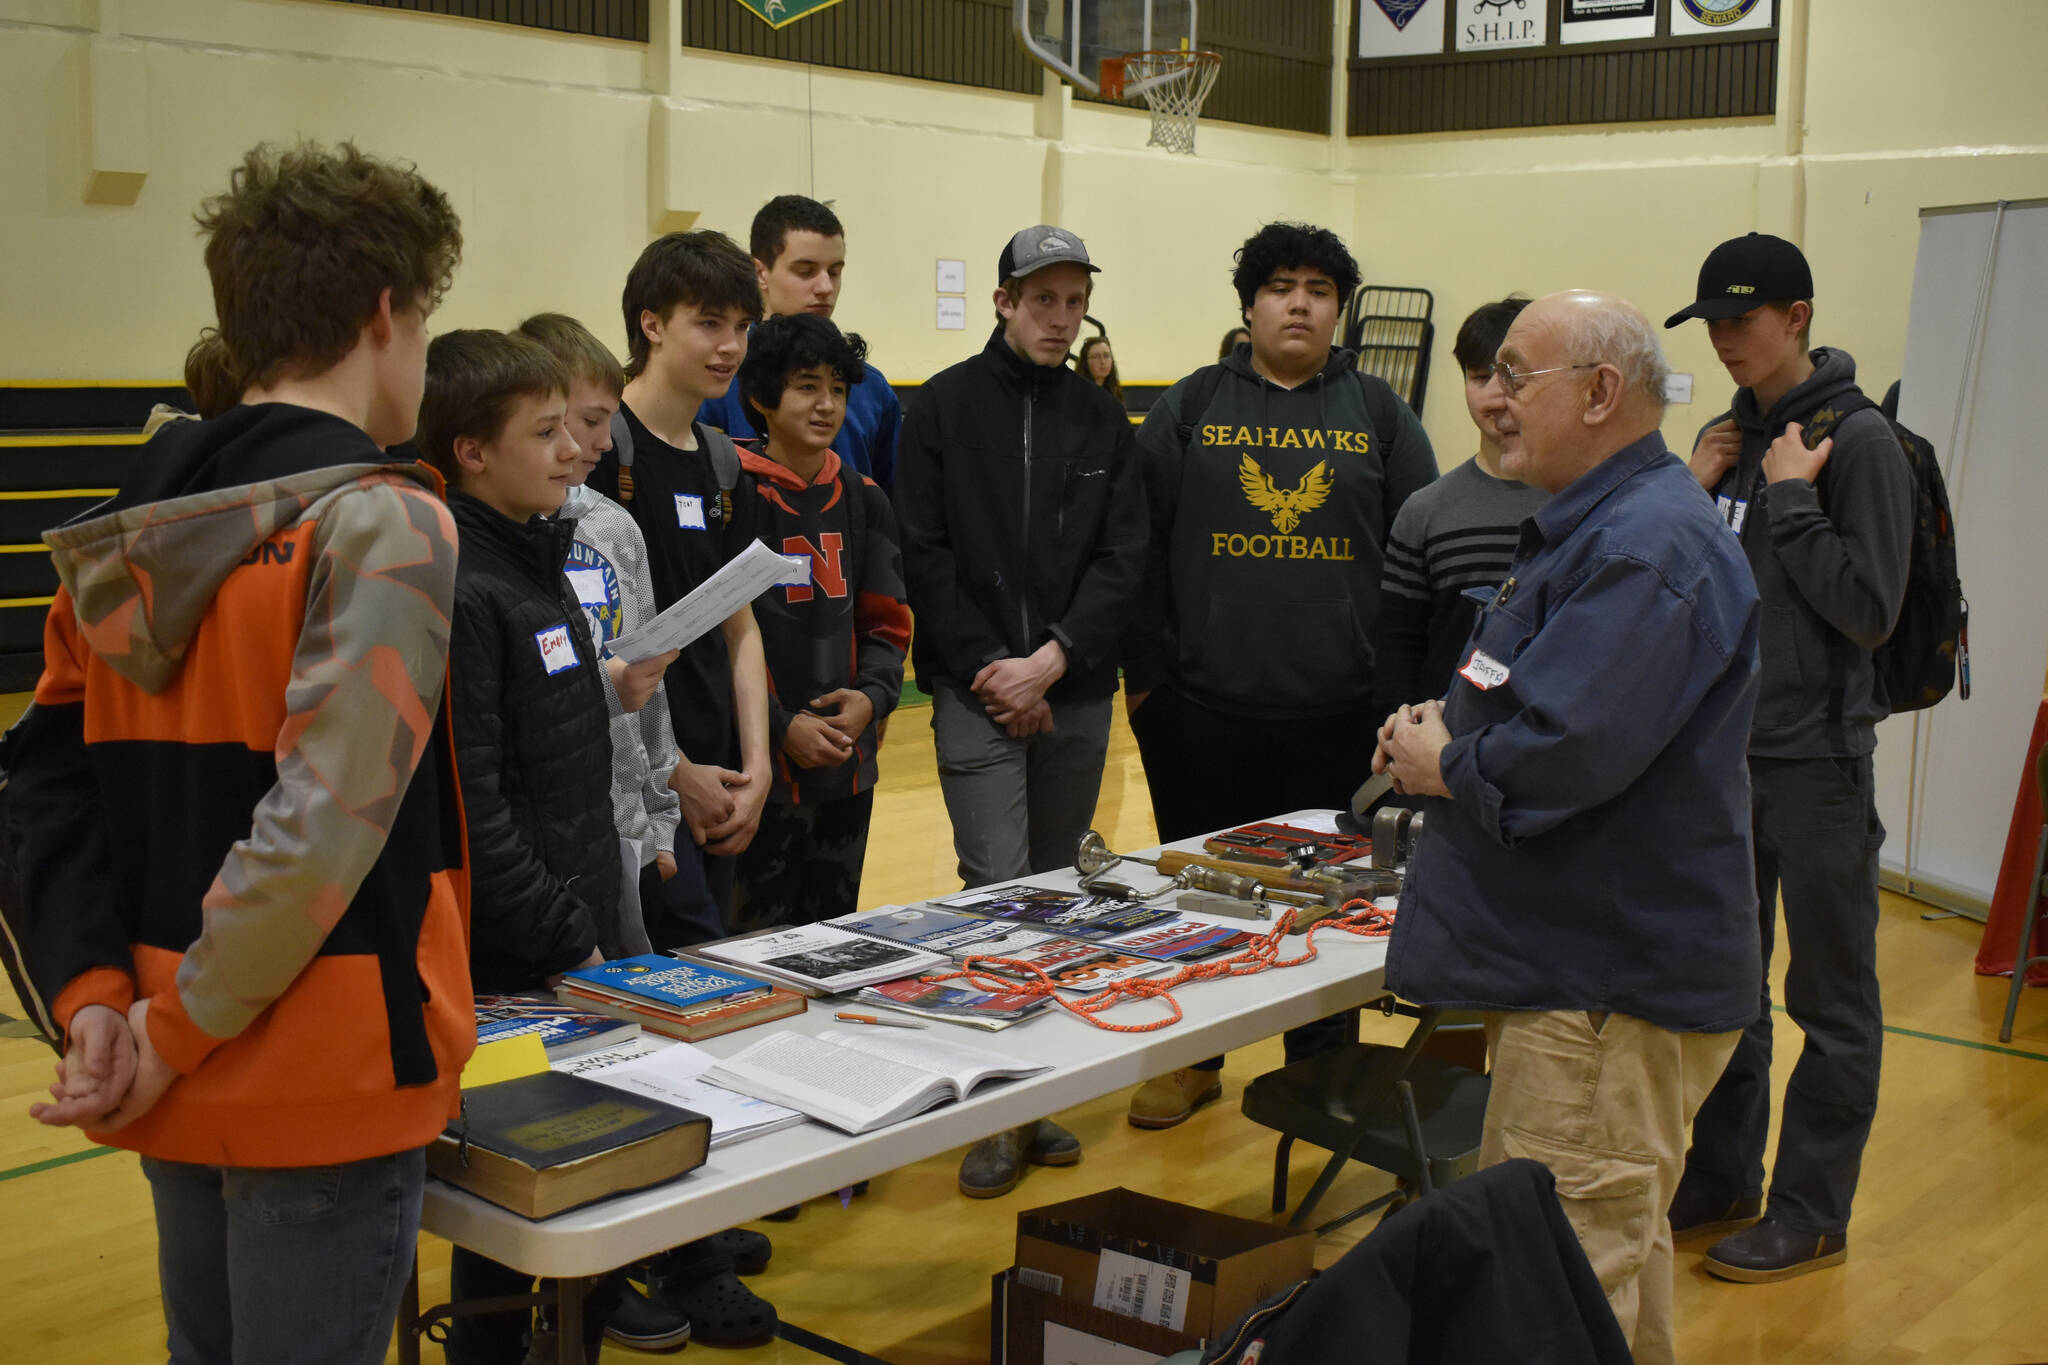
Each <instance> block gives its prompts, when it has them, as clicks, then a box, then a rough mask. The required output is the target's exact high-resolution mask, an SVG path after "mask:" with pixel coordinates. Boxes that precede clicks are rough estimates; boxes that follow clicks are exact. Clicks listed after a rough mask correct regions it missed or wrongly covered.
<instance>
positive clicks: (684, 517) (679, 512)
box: [676, 493, 704, 531]
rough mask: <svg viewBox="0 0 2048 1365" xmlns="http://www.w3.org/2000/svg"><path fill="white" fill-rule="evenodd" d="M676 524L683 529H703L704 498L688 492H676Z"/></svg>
mask: <svg viewBox="0 0 2048 1365" xmlns="http://www.w3.org/2000/svg"><path fill="white" fill-rule="evenodd" d="M676 525H678V526H680V527H683V528H684V529H685V530H690V531H701V530H703V529H704V499H702V498H699V497H693V496H692V495H690V494H688V493H678V494H676Z"/></svg>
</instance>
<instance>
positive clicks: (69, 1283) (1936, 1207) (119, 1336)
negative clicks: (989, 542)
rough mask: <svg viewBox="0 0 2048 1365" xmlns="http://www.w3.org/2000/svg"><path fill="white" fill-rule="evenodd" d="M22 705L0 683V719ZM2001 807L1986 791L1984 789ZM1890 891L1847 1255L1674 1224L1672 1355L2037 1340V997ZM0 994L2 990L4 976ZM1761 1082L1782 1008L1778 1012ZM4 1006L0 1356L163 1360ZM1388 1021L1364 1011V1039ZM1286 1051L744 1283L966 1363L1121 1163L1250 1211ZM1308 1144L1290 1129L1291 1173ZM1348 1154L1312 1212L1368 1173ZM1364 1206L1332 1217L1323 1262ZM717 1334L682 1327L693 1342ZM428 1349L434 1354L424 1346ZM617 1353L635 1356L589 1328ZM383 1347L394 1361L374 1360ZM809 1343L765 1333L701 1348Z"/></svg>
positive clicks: (11, 1005) (1958, 1354)
mask: <svg viewBox="0 0 2048 1365" xmlns="http://www.w3.org/2000/svg"><path fill="white" fill-rule="evenodd" d="M19 705H20V700H19V699H12V701H11V704H8V703H7V702H5V701H0V719H6V720H11V719H12V714H13V712H14V711H15V710H17V709H18V707H19ZM928 716H929V712H927V711H924V710H921V709H913V710H907V711H905V712H904V713H903V714H902V715H901V716H899V717H898V718H897V722H896V724H895V726H894V727H893V728H892V730H891V732H890V735H889V740H888V744H887V746H886V749H885V751H884V754H883V764H882V771H883V778H882V783H881V787H880V795H879V799H878V802H877V806H876V812H875V822H874V830H873V834H872V836H871V839H870V842H869V853H868V868H867V877H866V882H865V885H864V887H863V894H862V904H863V905H864V906H866V905H876V904H885V903H892V902H905V901H911V900H915V899H918V898H921V897H925V896H929V895H934V894H938V893H940V892H942V891H946V890H949V889H951V888H953V887H955V886H957V884H958V882H957V879H956V877H955V875H954V872H953V866H952V856H951V848H950V840H949V831H948V826H947V822H946V814H945V809H944V806H943V805H942V803H941V801H940V798H939V790H938V780H937V776H936V773H935V771H934V767H933V759H932V741H931V730H930V727H929V724H928V720H927V717H928ZM1988 814H1989V815H1997V816H2000V817H2001V818H2002V812H1992V813H1988ZM1097 824H1098V827H1099V828H1100V829H1101V830H1102V832H1103V834H1104V835H1105V836H1106V837H1107V838H1108V840H1109V842H1110V845H1111V846H1112V847H1114V848H1137V847H1141V846H1144V845H1147V844H1149V843H1151V842H1152V841H1153V838H1154V832H1153V827H1152V818H1151V813H1150V809H1149V807H1148V805H1147V800H1146V794H1145V779H1144V774H1143V771H1142V770H1141V768H1140V767H1139V764H1138V758H1137V751H1136V748H1135V746H1134V745H1133V744H1132V742H1131V737H1130V732H1129V731H1128V730H1127V729H1126V728H1125V727H1124V726H1123V723H1122V717H1121V713H1119V716H1118V721H1117V725H1116V728H1115V730H1114V732H1113V734H1112V739H1111V746H1110V758H1109V768H1108V772H1107V773H1106V775H1105V777H1104V781H1103V788H1102V800H1101V804H1100V807H1099V809H1098V814H1097ZM1923 909H1924V907H1922V906H1919V905H1916V904H1915V903H1913V902H1910V901H1906V900H1903V899H1900V898H1897V897H1894V896H1891V895H1886V897H1885V899H1884V913H1883V920H1882V923H1881V925H1880V928H1879V939H1878V948H1879V957H1880V963H1881V968H1882V972H1883V980H1884V990H1885V1005H1886V1011H1887V1024H1888V1029H1889V1033H1890V1036H1889V1038H1888V1039H1887V1046H1886V1057H1885V1068H1884V1082H1883V1101H1882V1106H1881V1108H1880V1111H1879V1115H1878V1120H1877V1127H1876V1131H1875V1133H1874V1134H1873V1136H1872V1138H1871V1143H1870V1147H1869V1151H1868V1154H1867V1157H1866V1159H1865V1162H1864V1172H1863V1181H1862V1187H1861V1190H1860V1192H1859V1198H1858V1201H1857V1217H1856V1222H1855V1225H1854V1227H1853V1229H1852V1230H1851V1237H1850V1249H1849V1260H1848V1263H1847V1264H1846V1265H1844V1266H1842V1267H1840V1268H1837V1269H1833V1270H1827V1271H1821V1272H1819V1273H1816V1274H1813V1275H1808V1276H1805V1277H1803V1278H1800V1279H1797V1280H1791V1281H1787V1282H1785V1283H1783V1284H1777V1285H1761V1286H1747V1285H1734V1284H1727V1283H1724V1282H1722V1281H1719V1280H1715V1279H1711V1278H1709V1277H1708V1276H1706V1275H1705V1274H1704V1273H1703V1272H1702V1271H1701V1270H1700V1269H1699V1254H1700V1252H1701V1251H1702V1250H1703V1249H1704V1247H1703V1246H1701V1245H1697V1244H1695V1245H1681V1246H1680V1248H1679V1261H1678V1322H1679V1328H1680V1339H1679V1345H1680V1353H1681V1356H1682V1358H1684V1359H1685V1360H1687V1361H1692V1362H1731V1363H1735V1362H1741V1363H1743V1365H1747V1363H1749V1362H1759V1363H1761V1362H1780V1361H1800V1362H1828V1363H1829V1365H1848V1363H1849V1362H1861V1361H1871V1362H1908V1361H1927V1362H1940V1365H2010V1362H2019V1361H2040V1360H2043V1359H2048V1294H2043V1293H2042V1292H2041V1289H2040V1279H2041V1275H2042V1272H2043V1271H2044V1269H2048V1253H2044V1252H2043V1251H2041V1250H2040V1248H2039V1245H2038V1244H2037V1243H2036V1241H2035V1239H2036V1238H2037V1237H2040V1236H2042V1229H2043V1227H2044V1225H2048V998H2043V997H2042V996H2041V995H2040V994H2039V993H2031V994H2030V996H2029V998H2028V999H2026V1000H2025V1001H2024V1002H2023V1004H2022V1007H2021V1011H2020V1020H2019V1030H2018V1032H2017V1034H2016V1036H2015V1040H2014V1043H2013V1044H2012V1045H2011V1046H2009V1047H2001V1046H1999V1045H1998V1044H1997V1042H1996V1041H1995V1040H1996V1038H1997V1029H1998V1019H1999V1014H2000V1012H2001V1010H2002V1009H2003V1006H2004V1001H2005V989H2006V983H2005V982H2004V981H2002V980H1990V979H1984V978H1979V977H1976V976H1974V975H1972V973H1971V970H1970V963H1971V958H1972V955H1973V953H1974V951H1975V948H1976V942H1977V935H1978V926H1977V925H1975V924H1974V923H1972V922H1970V921H1968V920H1957V919H1950V920H1944V921H1938V922H1931V923H1930V922H1925V921H1923V920H1922V919H1921V913H1922V911H1923ZM0 1013H4V1014H5V1015H7V1016H9V1017H10V1018H12V1017H14V1016H18V1015H19V1013H20V1010H19V1008H18V1006H17V1004H16V1002H15V1001H13V1000H12V999H11V998H9V997H8V996H7V995H6V994H5V992H4V990H0ZM1779 1024H1780V1027H1779V1029H1778V1032H1777V1039H1778V1055H1777V1061H1778V1073H1779V1077H1780V1084H1782V1078H1783V1076H1784V1074H1785V1072H1786V1070H1787V1069H1788V1068H1789V1067H1790V1065H1791V1063H1792V1060H1793V1058H1794V1057H1795V1056H1796V1054H1797V1049H1798V1047H1799V1032H1798V1029H1797V1028H1796V1027H1794V1026H1793V1025H1792V1024H1791V1023H1790V1021H1789V1020H1786V1019H1785V1018H1784V1017H1783V1016H1782V1014H1781V1015H1780V1016H1779ZM18 1027H19V1025H10V1024H7V1023H0V1358H4V1359H7V1360H23V1361H27V1360H34V1361H38V1362H42V1363H43V1365H123V1363H125V1362H140V1361H146V1360H162V1359H163V1358H164V1350H163V1322H162V1317H161V1313H160V1310H159V1307H158V1303H157V1293H156V1274H155V1254H156V1237H155V1230H154V1226H153V1223H152V1219H151V1214H150V1206H149V1195H148V1190H147V1186H146V1183H145V1182H144V1180H143V1178H142V1175H141V1172H140V1170H139V1168H138V1165H137V1160H136V1158H135V1157H134V1156H132V1155H130V1154H128V1153H124V1152H110V1151H108V1150H106V1149H102V1148H96V1147H93V1146H91V1145H90V1144H89V1143H87V1142H86V1141H84V1139H83V1138H81V1137H80V1136H79V1135H78V1134H77V1133H76V1132H74V1131H72V1130H68V1129H49V1128H44V1127H42V1126H40V1125H38V1124H36V1123H34V1122H33V1121H32V1120H30V1119H29V1118H28V1116H27V1108H28V1105H29V1103H30V1101H31V1100H33V1099H35V1098H37V1097H39V1096H40V1094H41V1092H42V1089H43V1087H44V1086H45V1085H46V1084H47V1083H48V1081H49V1079H50V1063H51V1055H50V1053H49V1052H48V1050H47V1049H46V1048H44V1047H43V1045H42V1044H40V1043H38V1042H35V1041H32V1040H30V1039H28V1038H25V1037H21V1036H7V1035H8V1034H9V1033H10V1032H12V1031H13V1030H14V1029H16V1028H18ZM1406 1027H1407V1021H1406V1020H1400V1019H1396V1020H1391V1021H1382V1020H1381V1019H1380V1018H1379V1016H1378V1015H1377V1014H1376V1013H1370V1012H1369V1013H1368V1014H1367V1016H1366V1024H1365V1030H1366V1035H1367V1036H1368V1037H1369V1038H1378V1037H1389V1038H1392V1037H1398V1036H1400V1035H1402V1034H1403V1033H1404V1032H1405V1030H1406ZM1279 1064H1280V1047H1279V1042H1278V1040H1277V1039H1275V1040H1271V1041H1268V1042H1264V1043H1260V1044H1258V1045H1256V1046H1254V1047H1249V1048H1245V1049H1243V1050H1242V1051H1240V1052H1236V1053H1233V1054H1232V1055H1231V1057H1230V1060H1229V1064H1228V1066H1227V1068H1226V1070H1225V1072H1224V1096H1223V1099H1222V1100H1221V1101H1220V1102H1218V1103H1216V1104H1214V1105H1211V1106H1209V1107H1208V1108H1206V1109H1204V1110H1203V1111H1201V1112H1200V1113H1198V1114H1197V1115H1196V1116H1195V1117H1194V1118H1193V1119H1192V1120H1190V1121H1189V1122H1188V1123H1187V1124H1185V1125H1183V1126H1182V1127H1180V1128H1178V1129H1174V1130H1171V1131H1169V1132H1163V1133H1144V1132H1140V1131H1139V1130H1137V1129H1134V1128H1132V1127H1130V1126H1129V1125H1128V1124H1126V1123H1125V1122H1124V1119H1123V1104H1124V1097H1123V1096H1121V1095H1112V1096H1108V1097H1106V1098H1104V1099H1101V1100H1098V1101H1096V1102H1094V1103H1092V1104H1087V1105H1084V1106H1082V1107H1080V1108H1078V1109H1074V1110H1070V1111H1068V1112H1067V1113H1065V1114H1062V1115H1060V1116H1059V1117H1060V1118H1061V1120H1062V1121H1063V1122H1064V1123H1066V1124H1067V1126H1068V1127H1070V1128H1072V1129H1073V1130H1074V1131H1075V1132H1076V1133H1078V1134H1079V1135H1080V1136H1081V1139H1082V1141H1083V1143H1084V1144H1085V1146H1086V1156H1085V1158H1084V1159H1083V1161H1082V1162H1081V1164H1080V1165H1078V1166H1075V1167H1071V1168H1067V1169H1062V1170H1047V1169H1034V1170H1032V1171H1031V1172H1030V1173H1029V1174H1028V1175H1027V1176H1026V1178H1025V1180H1024V1181H1023V1183H1022V1184H1021V1185H1019V1186H1018V1188H1017V1189H1016V1190H1014V1191H1012V1192H1011V1193H1010V1194H1008V1195H1006V1196H1004V1197H1003V1198H1001V1199H993V1200H985V1201H981V1200H969V1199H964V1198H962V1197H961V1196H960V1195H959V1194H958V1193H957V1192H956V1191H955V1189H954V1172H955V1168H956V1166H957V1163H958V1155H959V1154H958V1153H949V1154H947V1155H945V1156H942V1157H937V1158H934V1159H932V1160H928V1161H922V1162H918V1163H916V1164H914V1165H910V1166H906V1167H904V1168H902V1169H901V1170H897V1171H893V1172H890V1173H889V1174H887V1175H883V1176H880V1177H878V1178H877V1179H876V1180H875V1181H874V1183H873V1187H872V1189H871V1191H870V1192H869V1193H868V1194H867V1195H866V1196H864V1197H863V1198H860V1199H857V1200H855V1201H854V1202H853V1204H852V1206H851V1207H850V1208H841V1207H840V1205H839V1203H838V1201H837V1200H833V1199H827V1200H820V1201H817V1202H814V1203H813V1204H811V1205H809V1206H808V1207H806V1208H805V1210H804V1212H803V1216H802V1217H801V1218H800V1219H798V1220H797V1221H796V1222H794V1223H787V1224H773V1223H769V1224H761V1225H759V1226H761V1227H762V1228H763V1230H764V1231H767V1232H768V1233H769V1234H770V1235H771V1236H772V1237H773V1238H774V1240H775V1259H774V1262H773V1263H772V1264H771V1265H770V1266H769V1268H768V1271H767V1273H766V1274H764V1275H762V1276H760V1277H758V1278H756V1279H754V1280H752V1281H751V1284H752V1286H753V1288H754V1289H755V1291H756V1292H758V1293H760V1294H762V1295H764V1296H765V1297H767V1298H768V1299H769V1300H770V1301H772V1302H773V1303H774V1304H775V1305H776V1306H777V1308H778V1309H780V1311H781V1312H782V1314H783V1316H784V1317H785V1318H786V1319H788V1320H789V1321H791V1322H794V1323H796V1324H798V1325H800V1326H802V1327H805V1328H808V1329H809V1330H811V1331H813V1332H817V1333H820V1334H822V1335H824V1336H827V1337H830V1338H833V1339H836V1340H839V1341H843V1342H846V1343H847V1344H849V1345H852V1346H856V1347H858V1348H860V1349H862V1350H865V1351H868V1352H871V1353H873V1354H876V1355H879V1356H882V1357H884V1358H886V1359H887V1360H889V1361H891V1362H895V1363H896V1365H938V1363H939V1362H961V1361H978V1360H983V1359H986V1357H987V1353H988V1287H989V1277H990V1276H991V1275H993V1274H994V1273H995V1272H996V1271H998V1270H1000V1269H1002V1268H1003V1267H1005V1266H1007V1265H1009V1264H1010V1261H1011V1254H1010V1252H1011V1247H1012V1245H1013V1237H1014V1229H1015V1225H1016V1215H1017V1213H1018V1211H1019V1210H1022V1209H1028V1208H1032V1207H1035V1206H1037V1205H1039V1204H1045V1203H1050V1202H1052V1201H1055V1200H1059V1199H1066V1198H1070V1197H1073V1196H1076V1195H1080V1194H1084V1193H1088V1192H1091V1191H1094V1190H1097V1189H1102V1188H1106V1187H1109V1186H1113V1185H1119V1184H1120V1185H1127V1186H1129V1187H1131V1188H1133V1189H1138V1190H1144V1191H1148V1192H1151V1193H1155V1194H1160V1195H1164V1196H1167V1197H1170V1198H1175V1199H1181V1200H1186V1201H1190V1202H1196V1203H1200V1204H1204V1205H1206V1206H1208V1207H1210V1208H1215V1209H1221V1210H1225V1211H1227V1212H1231V1213H1235V1214H1240V1215H1243V1216H1246V1217H1253V1218H1260V1217H1266V1216H1268V1215H1267V1213H1266V1207H1267V1205H1266V1201H1267V1196H1268V1192H1269V1189H1270V1186H1269V1183H1268V1182H1269V1180H1270V1172H1271V1157H1272V1150H1273V1148H1272V1137H1271V1135H1270V1134H1269V1133H1268V1132H1267V1130H1265V1129H1262V1128H1259V1127H1257V1126H1256V1125H1253V1124H1251V1123H1249V1122H1247V1121H1246V1120H1245V1119H1244V1118H1243V1117H1242V1116H1241V1115H1240V1114H1239V1113H1238V1110H1237V1102H1238V1096H1239V1094H1240V1092H1241V1090H1242V1087H1243V1085H1244V1083H1245V1081H1247V1080H1248V1079H1249V1078H1251V1077H1252V1076H1255V1075H1257V1074H1259V1073H1260V1072H1261V1071H1264V1070H1267V1069H1269V1068H1271V1067H1274V1066H1278V1065H1279ZM1321 1161H1322V1154H1321V1153H1319V1152H1317V1151H1315V1150H1313V1149H1305V1148H1297V1152H1296V1157H1295V1167H1294V1169H1295V1172H1296V1175H1295V1184H1294V1190H1295V1193H1296V1194H1297V1196H1298V1194H1299V1192H1300V1191H1301V1190H1302V1189H1305V1188H1306V1185H1307V1182H1308V1180H1309V1179H1310V1178H1311V1176H1312V1174H1313V1172H1314V1171H1315V1170H1316V1169H1318V1168H1319V1167H1320V1164H1321ZM1385 1184H1386V1182H1385V1179H1384V1178H1383V1177H1381V1176H1379V1175H1378V1174H1377V1173H1375V1172H1372V1171H1368V1170H1366V1169H1364V1168H1362V1167H1361V1168H1357V1169H1356V1170H1354V1171H1353V1172H1351V1173H1349V1174H1347V1175H1346V1176H1344V1177H1343V1178H1342V1179H1340V1180H1339V1182H1338V1184H1337V1186H1336V1187H1335V1188H1334V1189H1333V1190H1332V1192H1331V1194H1330V1196H1329V1203H1328V1207H1329V1208H1330V1209H1332V1210H1336V1209H1342V1208H1345V1207H1349V1206H1350V1205H1351V1204H1353V1203H1357V1202H1360V1201H1362V1200H1364V1199H1367V1198H1370V1197H1371V1196H1373V1195H1374V1194H1377V1193H1379V1192H1380V1191H1381V1190H1382V1189H1384V1188H1385ZM1370 1221H1371V1220H1370V1219H1364V1220H1360V1222H1359V1223H1357V1224H1353V1225H1352V1226H1351V1227H1348V1228H1345V1229H1343V1230H1341V1231H1340V1232H1338V1233H1336V1234H1334V1235H1332V1236H1330V1237H1328V1238H1326V1239H1325V1240H1324V1242H1323V1243H1322V1245H1321V1247H1320V1248H1319V1250H1318V1254H1317V1263H1318V1264H1320V1265H1328V1264H1329V1263H1331V1262H1332V1261H1334V1260H1336V1259H1337V1257H1338V1256H1340V1255H1341V1254H1342V1253H1343V1252H1344V1250H1345V1249H1346V1248H1347V1247H1349V1246H1350V1245H1351V1244H1352V1243H1353V1242H1355V1241H1356V1240H1357V1239H1358V1238H1360V1237H1362V1236H1363V1235H1364V1234H1365V1233H1366V1231H1367V1230H1368V1229H1369V1226H1370ZM421 1263H422V1269H421V1275H422V1281H423V1283H422V1293H423V1294H424V1295H425V1296H426V1301H427V1302H430V1303H432V1302H438V1301H439V1300H440V1298H442V1297H445V1295H444V1293H443V1291H445V1289H446V1287H447V1267H448V1246H447V1244H446V1243H445V1242H442V1241H441V1240H439V1239H438V1238H433V1237H426V1238H423V1239H422V1249H421ZM712 1349H713V1348H708V1347H702V1346H698V1347H693V1348H690V1350H691V1354H694V1355H705V1354H707V1353H708V1352H710V1351H711V1350H712ZM426 1354H427V1358H428V1359H429V1360H437V1359H438V1358H439V1353H438V1351H437V1350H436V1349H435V1348H433V1347H431V1346H430V1347H428V1349H427V1353H426ZM605 1357H606V1359H609V1360H624V1359H628V1358H637V1356H636V1353H634V1352H630V1351H626V1350H623V1349H622V1348H619V1347H617V1346H607V1347H606V1351H605ZM394 1358H395V1357H394ZM720 1358H721V1359H724V1358H730V1359H731V1360H733V1361H734V1362H735V1365H739V1362H742V1361H745V1362H762V1363H763V1365H766V1362H788V1363H789V1365H798V1363H799V1362H802V1363H805V1365H809V1363H811V1362H817V1361H819V1360H822V1359H823V1357H820V1356H817V1355H815V1354H813V1353H811V1352H809V1351H806V1350H803V1349H801V1348H799V1347H796V1346H792V1345H789V1344H787V1343H783V1342H776V1343H774V1344H771V1345H769V1346H765V1347H761V1348H759V1349H756V1350H751V1351H742V1352H732V1353H729V1355H724V1356H721V1357H720Z"/></svg>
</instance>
